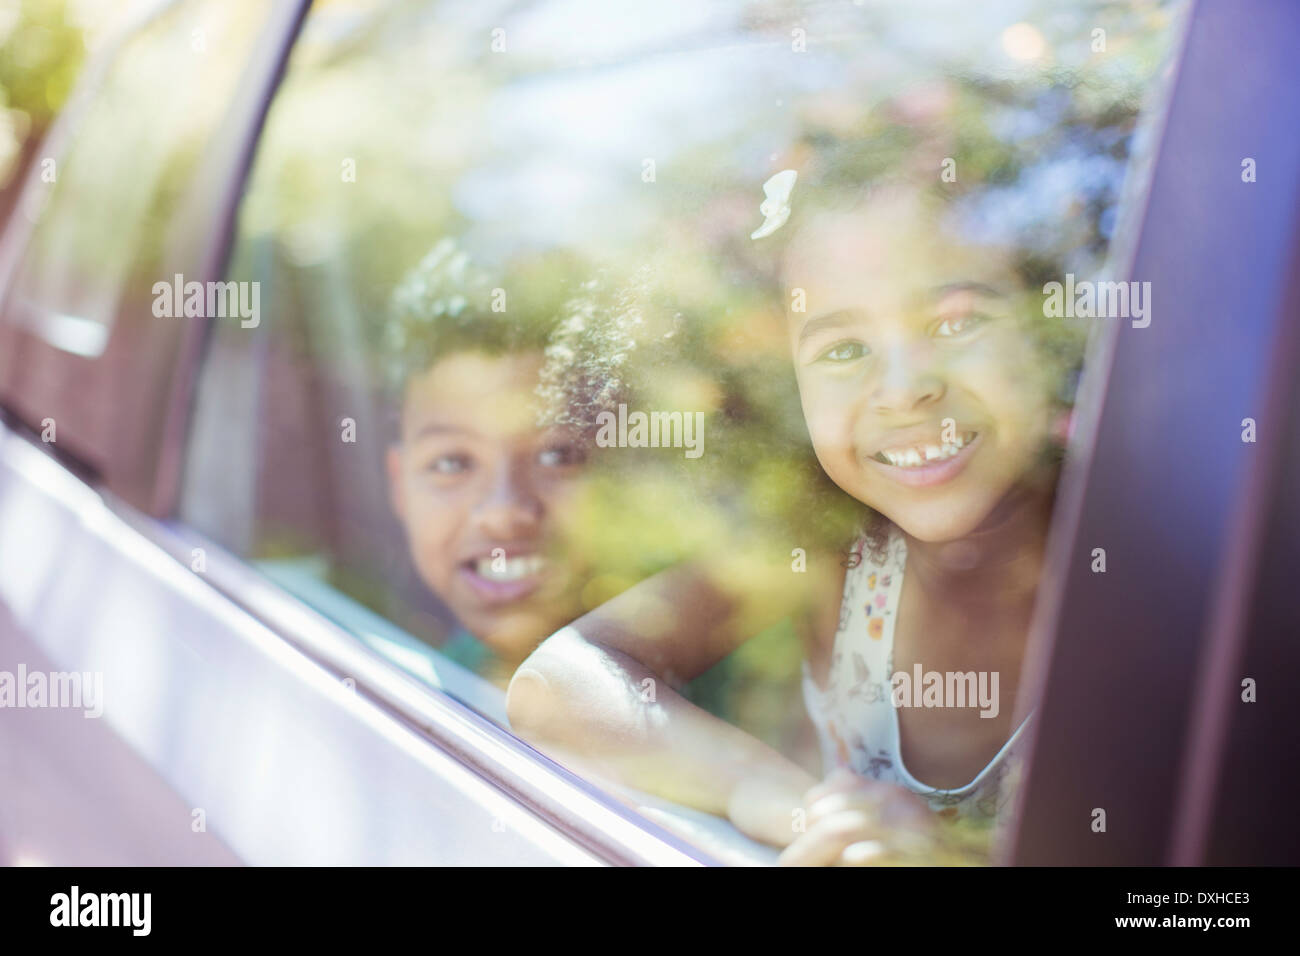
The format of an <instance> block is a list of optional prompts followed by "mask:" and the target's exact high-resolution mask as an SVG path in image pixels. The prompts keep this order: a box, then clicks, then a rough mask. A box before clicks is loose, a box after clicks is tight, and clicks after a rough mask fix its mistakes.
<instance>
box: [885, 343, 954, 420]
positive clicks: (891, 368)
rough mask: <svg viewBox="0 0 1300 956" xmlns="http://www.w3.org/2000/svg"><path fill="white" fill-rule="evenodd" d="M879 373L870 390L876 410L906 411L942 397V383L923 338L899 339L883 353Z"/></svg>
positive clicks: (939, 373) (940, 375) (943, 389)
mask: <svg viewBox="0 0 1300 956" xmlns="http://www.w3.org/2000/svg"><path fill="white" fill-rule="evenodd" d="M884 360H885V361H884V363H883V365H882V368H881V371H880V377H879V379H878V380H877V381H876V385H875V388H874V389H873V390H872V393H871V404H872V407H873V408H874V409H875V410H876V411H879V412H910V411H914V410H916V409H917V408H924V407H926V406H928V405H932V404H934V403H935V402H937V401H939V399H941V398H943V395H944V392H945V391H946V386H945V385H944V379H943V375H942V374H941V372H940V369H939V368H938V367H937V366H936V365H935V361H934V355H933V350H932V349H931V348H930V347H929V345H928V343H924V342H900V343H898V344H897V345H895V346H894V347H892V348H890V349H888V350H887V351H886V352H885V355H884Z"/></svg>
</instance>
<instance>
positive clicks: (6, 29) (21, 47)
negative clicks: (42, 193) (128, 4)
mask: <svg viewBox="0 0 1300 956" xmlns="http://www.w3.org/2000/svg"><path fill="white" fill-rule="evenodd" d="M114 6H117V7H120V6H122V4H121V3H120V2H116V3H115V2H114V0H93V2H84V0H83V2H77V0H4V2H3V3H0V222H3V221H4V218H5V216H7V214H8V212H9V210H10V208H11V207H12V204H13V199H12V193H13V187H14V186H15V184H16V181H17V179H18V177H19V174H20V172H21V171H22V170H23V169H25V168H26V166H27V164H28V163H29V162H30V160H31V157H32V155H33V154H34V152H35V150H36V146H37V144H39V142H40V140H41V138H42V137H43V136H44V135H45V133H46V131H47V130H48V129H49V127H50V124H51V123H52V122H53V120H54V117H55V116H56V115H57V114H58V112H59V110H60V109H61V108H62V107H63V105H64V103H65V102H66V101H67V99H68V96H69V95H70V94H71V92H72V87H73V84H74V83H75V82H76V79H77V76H78V75H79V73H80V72H81V68H82V66H83V65H84V63H85V60H86V57H87V54H88V52H89V50H90V49H91V48H92V47H93V46H94V44H95V43H96V42H97V41H98V39H99V38H100V37H101V36H102V35H103V31H104V29H105V27H106V25H107V24H108V23H109V22H111V21H112V20H113V7H114Z"/></svg>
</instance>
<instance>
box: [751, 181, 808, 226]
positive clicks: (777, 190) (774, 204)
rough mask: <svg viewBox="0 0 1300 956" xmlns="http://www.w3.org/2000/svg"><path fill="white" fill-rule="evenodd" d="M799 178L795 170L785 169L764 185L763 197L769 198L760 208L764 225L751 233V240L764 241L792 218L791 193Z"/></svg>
mask: <svg viewBox="0 0 1300 956" xmlns="http://www.w3.org/2000/svg"><path fill="white" fill-rule="evenodd" d="M798 178H799V173H798V172H796V171H795V170H793V169H783V170H781V171H780V172H779V173H777V174H776V175H775V176H773V177H772V178H771V179H769V180H768V181H767V182H765V183H763V195H764V196H766V197H767V198H766V199H764V200H763V203H762V205H760V206H759V207H758V211H759V212H761V213H762V214H763V217H764V218H763V225H761V226H759V227H758V228H757V229H755V230H754V231H753V232H751V233H750V234H749V238H751V239H762V238H763V237H764V236H770V235H771V234H772V233H774V232H776V231H777V230H778V229H780V228H781V227H782V226H784V225H785V221H786V220H787V219H789V218H790V191H791V190H793V189H794V181H795V180H796V179H798Z"/></svg>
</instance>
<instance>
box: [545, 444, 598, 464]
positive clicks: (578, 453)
mask: <svg viewBox="0 0 1300 956" xmlns="http://www.w3.org/2000/svg"><path fill="white" fill-rule="evenodd" d="M586 457H587V456H586V455H585V454H584V453H583V451H582V449H581V448H579V447H578V446H577V445H551V446H550V447H548V448H543V449H542V450H541V451H540V452H538V453H537V461H538V462H539V463H540V464H541V465H542V466H543V467H545V468H567V467H569V466H571V465H580V464H582V463H583V462H584V461H585V460H586Z"/></svg>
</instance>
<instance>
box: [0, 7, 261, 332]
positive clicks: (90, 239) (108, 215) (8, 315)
mask: <svg viewBox="0 0 1300 956" xmlns="http://www.w3.org/2000/svg"><path fill="white" fill-rule="evenodd" d="M267 9H268V8H267V7H266V6H265V5H263V4H260V3H256V2H253V0H237V2H217V0H211V2H208V0H190V2H184V3H176V4H171V5H168V6H166V8H165V9H163V10H162V12H161V13H160V14H159V15H158V16H157V17H155V18H154V19H153V20H152V21H151V22H150V23H149V24H148V25H147V26H146V27H145V28H144V29H142V30H140V31H139V32H138V33H136V34H135V35H133V36H132V37H131V38H130V39H129V40H128V41H127V42H126V43H125V44H124V45H123V46H122V47H121V49H120V50H119V51H118V52H117V54H116V56H115V57H114V60H113V63H112V65H111V67H110V68H109V69H108V70H107V72H106V73H105V74H104V79H103V83H102V86H100V87H99V88H98V89H97V90H95V91H94V95H93V97H92V99H91V100H90V102H89V103H88V104H87V106H86V109H85V111H84V113H83V114H82V115H81V116H80V117H79V125H78V127H77V130H76V135H75V137H74V138H73V140H72V142H71V144H70V146H69V148H68V150H67V152H66V155H63V156H58V157H50V158H49V159H50V161H51V165H49V167H48V171H49V172H48V177H46V176H43V177H42V180H41V182H42V183H43V184H44V192H42V193H39V194H38V195H37V196H36V197H35V200H36V201H35V202H34V203H33V204H30V205H25V208H24V210H23V214H24V215H26V216H28V217H29V218H30V219H32V220H33V221H35V228H34V229H33V232H32V235H31V239H30V242H29V243H28V244H26V246H25V247H23V252H22V259H21V261H20V262H19V263H18V264H17V270H16V272H15V273H14V281H13V284H12V286H11V288H10V291H9V294H8V296H7V298H6V302H5V312H4V317H5V319H6V320H7V321H9V322H13V323H17V324H20V325H23V326H26V327H28V328H30V329H32V330H33V331H34V332H35V333H37V334H38V335H40V336H41V337H42V338H43V339H44V340H45V341H47V342H49V343H50V344H51V345H54V346H56V347H58V348H60V349H63V350H65V351H68V352H71V353H73V354H76V355H82V356H86V357H95V356H97V355H99V354H101V353H102V352H103V350H104V347H105V345H106V343H107V341H108V337H109V334H110V332H111V330H112V327H113V324H114V322H115V321H116V319H117V317H118V316H119V315H122V314H123V313H124V312H128V311H130V312H132V315H133V317H135V318H137V319H141V320H143V319H153V318H154V316H155V314H154V313H153V311H152V306H153V302H152V298H153V292H152V291H150V290H152V289H153V286H154V283H155V282H156V281H158V280H159V279H160V278H162V276H163V273H164V271H165V266H166V264H167V262H168V261H169V259H168V256H167V246H168V243H169V242H173V243H174V242H175V238H176V237H175V234H174V230H173V229H172V228H171V227H172V225H173V224H174V219H175V215H176V213H177V212H178V211H179V210H181V209H182V207H183V205H184V203H185V201H186V199H187V193H186V186H187V184H188V183H189V182H190V181H191V179H192V177H193V175H194V172H195V170H196V169H198V168H199V167H200V166H201V165H202V163H203V162H204V158H205V155H206V154H207V150H206V149H205V144H206V143H208V142H210V141H211V140H212V138H213V137H214V136H216V135H219V133H218V131H219V130H221V129H222V121H223V119H224V118H225V115H226V109H227V107H228V105H229V103H230V100H231V96H232V94H233V92H234V90H235V87H236V83H237V81H238V79H239V77H240V75H241V73H242V71H243V69H244V67H245V66H246V64H247V62H248V54H249V51H250V50H251V48H252V45H253V44H252V39H253V38H255V37H256V36H257V33H258V28H259V27H260V26H261V25H262V23H263V22H264V21H265V19H266V14H267ZM142 102H147V103H149V104H150V108H149V109H148V110H141V109H140V103H142ZM142 143H144V144H148V148H141V144H142ZM5 268H8V267H7V266H6V267H5ZM0 271H3V270H0ZM133 310H134V311H133ZM182 311H183V305H182Z"/></svg>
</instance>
